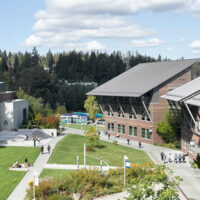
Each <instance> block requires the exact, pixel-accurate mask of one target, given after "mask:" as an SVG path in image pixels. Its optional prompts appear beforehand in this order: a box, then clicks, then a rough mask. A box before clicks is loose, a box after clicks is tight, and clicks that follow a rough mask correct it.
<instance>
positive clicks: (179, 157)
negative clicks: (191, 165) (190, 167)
mask: <svg viewBox="0 0 200 200" xmlns="http://www.w3.org/2000/svg"><path fill="white" fill-rule="evenodd" d="M178 160H179V163H181V160H182V156H181V154H179V156H178Z"/></svg>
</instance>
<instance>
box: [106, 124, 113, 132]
mask: <svg viewBox="0 0 200 200" xmlns="http://www.w3.org/2000/svg"><path fill="white" fill-rule="evenodd" d="M107 127H108V131H112V132H114V123H108V124H107Z"/></svg>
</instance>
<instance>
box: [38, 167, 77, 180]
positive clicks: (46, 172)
mask: <svg viewBox="0 0 200 200" xmlns="http://www.w3.org/2000/svg"><path fill="white" fill-rule="evenodd" d="M70 172H74V170H66V169H43V170H42V173H41V174H40V178H45V177H52V178H55V179H58V178H60V177H65V176H69V174H70Z"/></svg>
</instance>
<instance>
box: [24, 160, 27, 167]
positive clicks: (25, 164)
mask: <svg viewBox="0 0 200 200" xmlns="http://www.w3.org/2000/svg"><path fill="white" fill-rule="evenodd" d="M27 166H28V158H25V159H24V167H26V168H27Z"/></svg>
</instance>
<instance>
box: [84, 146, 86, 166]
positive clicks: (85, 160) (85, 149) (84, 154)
mask: <svg viewBox="0 0 200 200" xmlns="http://www.w3.org/2000/svg"><path fill="white" fill-rule="evenodd" d="M84 168H85V169H86V147H85V143H84Z"/></svg>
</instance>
